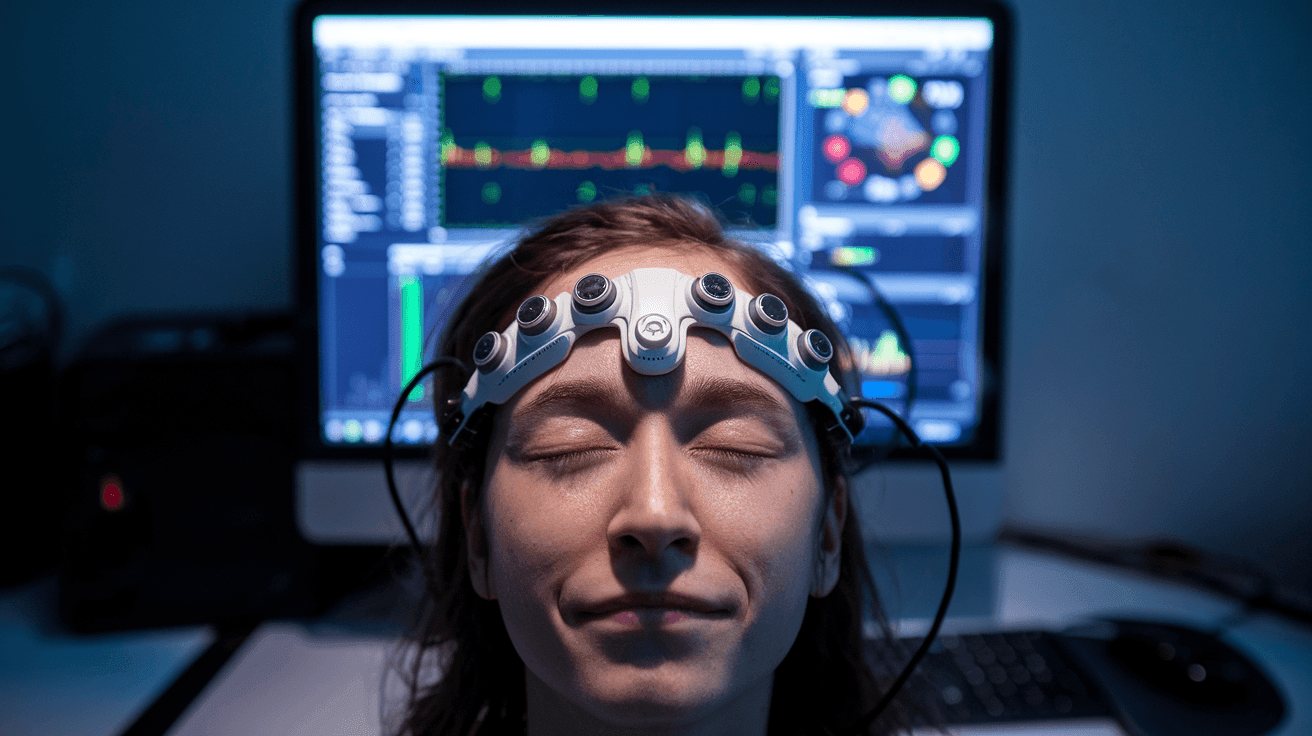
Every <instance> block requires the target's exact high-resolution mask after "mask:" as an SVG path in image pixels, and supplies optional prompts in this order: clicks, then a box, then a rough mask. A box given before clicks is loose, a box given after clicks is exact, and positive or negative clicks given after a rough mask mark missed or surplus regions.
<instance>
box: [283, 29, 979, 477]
mask: <svg viewBox="0 0 1312 736" xmlns="http://www.w3.org/2000/svg"><path fill="white" fill-rule="evenodd" d="M339 5H340V4H339ZM310 7H311V9H313V4H311V6H310ZM982 7H984V8H985V9H987V8H988V7H990V6H987V5H985V6H982ZM799 9H801V8H799ZM303 16H305V17H302V18H300V19H299V21H298V23H300V24H301V25H302V26H303V28H302V33H303V34H304V35H306V36H307V38H305V39H298V43H299V44H301V46H303V47H305V48H303V49H302V51H301V52H300V53H302V54H303V55H306V56H307V57H309V58H305V59H302V60H301V64H302V66H301V69H300V74H299V75H298V85H300V87H299V88H298V90H297V92H298V96H299V97H300V100H301V108H302V109H301V110H300V126H301V127H302V128H304V129H303V130H300V129H298V137H300V138H301V139H302V140H300V141H299V143H300V144H301V147H300V151H301V158H302V161H301V164H302V170H301V175H300V177H299V179H300V184H299V185H300V186H301V187H302V189H301V197H300V206H301V220H300V229H301V232H300V233H299V235H300V240H301V244H300V247H301V248H302V261H301V264H302V273H301V283H302V287H303V288H302V292H301V301H302V309H303V313H305V314H307V315H308V316H310V317H311V319H310V320H309V322H310V323H311V326H312V332H313V340H314V344H315V345H317V352H316V355H315V360H314V365H313V381H312V382H311V383H312V384H313V386H314V389H313V391H314V396H313V397H312V399H311V400H310V401H309V402H308V403H309V404H310V405H312V406H313V407H314V410H313V415H312V417H310V422H312V428H307V431H306V434H307V437H311V439H310V441H309V444H310V445H312V446H313V448H314V450H315V452H314V453H313V454H316V455H318V456H320V457H333V456H352V455H354V456H357V457H367V456H370V453H368V452H364V453H361V452H360V450H366V449H367V448H375V452H376V448H377V447H378V446H380V445H381V443H382V441H383V435H384V432H385V431H386V426H387V422H388V418H389V415H390V412H391V408H392V405H393V403H394V402H395V401H396V399H397V396H398V394H399V393H400V389H401V388H402V386H404V385H405V384H406V383H407V381H409V379H410V378H411V377H413V376H414V374H415V373H416V371H418V370H419V369H420V367H421V366H422V365H423V364H424V363H425V361H426V360H427V359H429V358H430V357H431V353H432V350H433V346H434V345H435V344H436V342H437V336H438V334H439V333H440V331H441V330H442V328H443V325H444V319H445V316H446V315H447V314H448V313H449V312H450V311H451V310H452V309H453V308H454V306H455V304H456V303H457V302H458V301H459V299H460V298H461V296H462V295H463V294H464V293H465V290H466V289H467V287H468V283H469V280H470V276H471V274H475V273H476V272H477V270H478V269H479V267H480V265H481V264H483V263H484V262H485V261H486V260H487V259H488V258H489V257H493V256H495V255H497V254H498V253H501V252H503V251H504V250H506V249H507V247H508V245H509V244H510V243H511V242H512V241H513V239H514V238H515V236H516V235H517V234H519V233H521V232H522V230H521V228H522V227H523V226H524V225H525V224H526V223H532V222H533V221H535V220H538V219H541V218H543V217H546V216H549V215H551V214H553V213H557V212H560V211H562V210H564V209H566V208H569V207H572V206H576V205H580V204H587V203H589V202H596V201H600V200H604V199H607V198H613V197H617V196H622V195H627V194H635V193H637V194H640V193H646V192H677V193H687V194H691V195H693V196H696V197H698V198H700V199H701V200H703V201H705V202H706V203H708V204H711V205H713V206H715V207H717V208H718V209H719V210H720V211H721V212H722V213H723V215H724V218H725V221H726V222H727V223H728V230H729V233H730V234H731V235H732V236H734V237H736V238H738V239H740V240H743V241H746V242H747V243H749V244H751V245H752V246H753V247H757V248H760V249H761V250H763V251H764V252H766V253H768V254H769V255H770V256H771V257H773V258H775V259H776V260H777V261H779V262H780V263H783V264H786V265H787V266H788V267H789V268H791V269H792V270H793V271H794V272H796V273H797V274H798V275H799V276H800V277H801V278H802V279H803V281H804V282H805V283H806V284H808V285H809V286H810V288H811V289H812V291H813V292H814V294H815V295H816V296H817V297H818V298H819V299H820V301H821V303H822V304H823V305H825V306H826V307H827V308H828V310H829V312H830V314H831V315H832V316H833V317H834V319H835V321H836V323H837V324H838V325H839V327H840V328H841V329H842V330H843V331H844V332H845V333H846V335H847V337H848V340H849V341H850V343H851V345H852V347H853V349H854V351H855V355H856V360H857V365H858V368H859V370H860V374H861V390H862V393H863V394H864V395H865V396H866V397H868V398H877V399H881V400H884V401H886V402H887V403H889V404H890V405H891V406H892V407H893V408H894V409H897V410H899V411H902V410H905V409H906V408H907V402H908V399H909V398H914V401H913V403H912V405H911V407H910V419H911V423H912V425H913V426H914V427H915V428H916V430H917V431H918V432H919V433H920V434H921V436H922V437H923V438H925V439H927V440H931V441H934V442H937V443H939V444H941V445H942V446H944V447H946V448H949V451H950V452H955V454H957V455H958V456H969V457H982V458H990V457H993V456H994V453H995V452H996V436H997V411H996V408H997V407H996V403H997V402H996V393H995V387H996V364H997V359H998V355H997V347H998V345H997V340H996V337H997V336H996V334H995V332H996V327H997V323H998V319H997V314H998V313H997V311H996V309H997V299H998V296H999V294H998V293H997V289H998V282H997V274H998V272H999V269H998V263H999V261H998V252H997V249H998V247H999V245H1000V244H999V243H998V242H997V240H998V238H997V232H998V226H999V225H1000V219H1001V218H1000V217H998V214H999V211H1000V210H999V204H1000V198H1001V192H1000V187H1001V181H1002V179H1001V177H1000V176H999V175H998V174H997V167H998V164H999V163H1000V162H999V161H997V160H995V158H996V157H997V154H998V152H999V151H1000V150H1001V149H1000V148H999V147H998V146H997V142H996V141H995V140H994V138H995V133H996V127H997V112H998V109H997V108H998V105H999V103H998V101H997V96H996V95H997V84H996V79H995V66H996V63H997V62H996V58H995V35H996V23H995V18H994V17H990V15H989V14H988V13H987V12H982V11H981V12H980V13H979V14H978V15H977V16H971V15H960V14H954V15H953V17H899V16H887V17H865V18H862V17H782V16H763V17H741V16H739V17H727V16H699V17H695V16H679V17H650V16H649V17H621V16H538V17H530V16H517V15H503V16H470V15H413V14H412V15H369V14H349V13H344V12H341V11H340V10H334V12H332V13H327V12H322V13H316V12H312V10H311V12H308V13H307V12H305V9H304V8H303ZM307 44H308V46H307ZM881 302H882V304H881ZM889 306H891V307H892V311H893V312H895V314H890V309H889V308H888V307H889ZM899 318H900V319H899ZM899 322H900V324H899ZM913 363H914V373H913V372H911V368H912V365H913ZM430 399H431V397H430V396H429V395H428V393H427V392H426V391H425V390H424V387H421V388H420V389H419V390H417V391H415V392H414V393H413V394H412V395H411V396H410V397H409V401H408V402H407V404H406V408H405V410H404V411H403V412H402V415H401V418H400V422H399V423H398V425H397V429H396V432H395V434H394V438H395V440H396V441H397V442H398V443H400V444H402V445H410V446H421V447H422V446H425V445H427V444H429V443H432V442H433V441H434V440H435V439H436V437H437V434H438V426H437V422H436V421H435V419H434V416H433V408H432V404H431V400H430ZM872 425H873V426H872V429H870V430H868V432H867V435H871V436H870V437H866V438H865V439H878V438H877V437H875V436H874V435H877V434H878V433H879V432H880V431H881V430H880V427H879V426H877V425H878V422H872ZM871 433H873V434H871ZM334 453H339V454H336V455H335V454H334Z"/></svg>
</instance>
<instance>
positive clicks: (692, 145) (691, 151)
mask: <svg viewBox="0 0 1312 736" xmlns="http://www.w3.org/2000/svg"><path fill="white" fill-rule="evenodd" d="M683 158H684V159H685V160H686V161H687V162H688V165H689V166H691V167H692V168H694V169H700V168H701V167H702V164H704V163H706V146H705V145H703V144H702V131H701V129H700V128H689V129H688V145H687V146H685V147H684V149H683Z"/></svg>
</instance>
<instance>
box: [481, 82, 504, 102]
mask: <svg viewBox="0 0 1312 736" xmlns="http://www.w3.org/2000/svg"><path fill="white" fill-rule="evenodd" d="M483 99H484V100H486V101H487V102H490V103H492V104H496V101H497V100H499V99H501V80H500V79H498V78H496V77H488V78H487V79H484V80H483Z"/></svg>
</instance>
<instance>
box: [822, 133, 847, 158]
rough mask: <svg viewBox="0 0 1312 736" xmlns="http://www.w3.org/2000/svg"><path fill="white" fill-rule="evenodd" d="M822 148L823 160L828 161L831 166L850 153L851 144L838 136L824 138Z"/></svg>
mask: <svg viewBox="0 0 1312 736" xmlns="http://www.w3.org/2000/svg"><path fill="white" fill-rule="evenodd" d="M822 148H823V150H824V152H825V158H827V159H829V163H831V164H836V163H838V162H839V161H842V160H843V159H845V158H847V157H848V155H849V154H851V153H852V144H851V143H849V142H848V140H847V139H846V138H844V137H843V136H841V135H838V134H834V135H831V136H829V137H828V138H825V141H824V145H823V146H822Z"/></svg>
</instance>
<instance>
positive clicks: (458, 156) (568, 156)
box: [442, 144, 779, 172]
mask: <svg viewBox="0 0 1312 736" xmlns="http://www.w3.org/2000/svg"><path fill="white" fill-rule="evenodd" d="M547 150H548V155H547V160H546V162H545V163H534V161H533V149H531V148H526V149H524V150H520V151H500V150H497V149H495V148H489V149H487V151H488V156H487V160H486V161H485V162H483V163H479V161H478V158H477V154H476V151H475V150H474V149H472V148H461V147H460V146H455V145H449V144H448V145H447V146H445V147H444V148H443V150H442V165H443V166H446V167H447V168H449V169H496V168H500V167H503V166H504V167H505V168H508V169H594V168H600V169H605V170H607V171H613V170H616V169H650V168H655V167H657V166H668V167H670V168H671V169H674V170H675V171H679V172H685V171H692V170H693V169H696V168H706V169H723V168H725V165H724V164H725V151H715V150H710V149H707V150H706V151H705V153H704V154H703V159H702V164H701V167H697V166H694V165H693V164H692V162H690V161H689V160H688V158H687V155H686V151H666V150H660V149H651V148H647V147H646V146H644V147H643V149H642V163H641V164H640V165H637V166H630V165H629V162H628V157H627V156H626V155H625V149H623V148H621V149H619V150H617V151H561V150H559V149H556V148H550V149H547ZM736 168H738V169H746V170H758V171H777V170H778V168H779V154H777V153H756V152H754V151H743V152H742V153H741V155H740V157H739V159H738V166H737V167H736Z"/></svg>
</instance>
